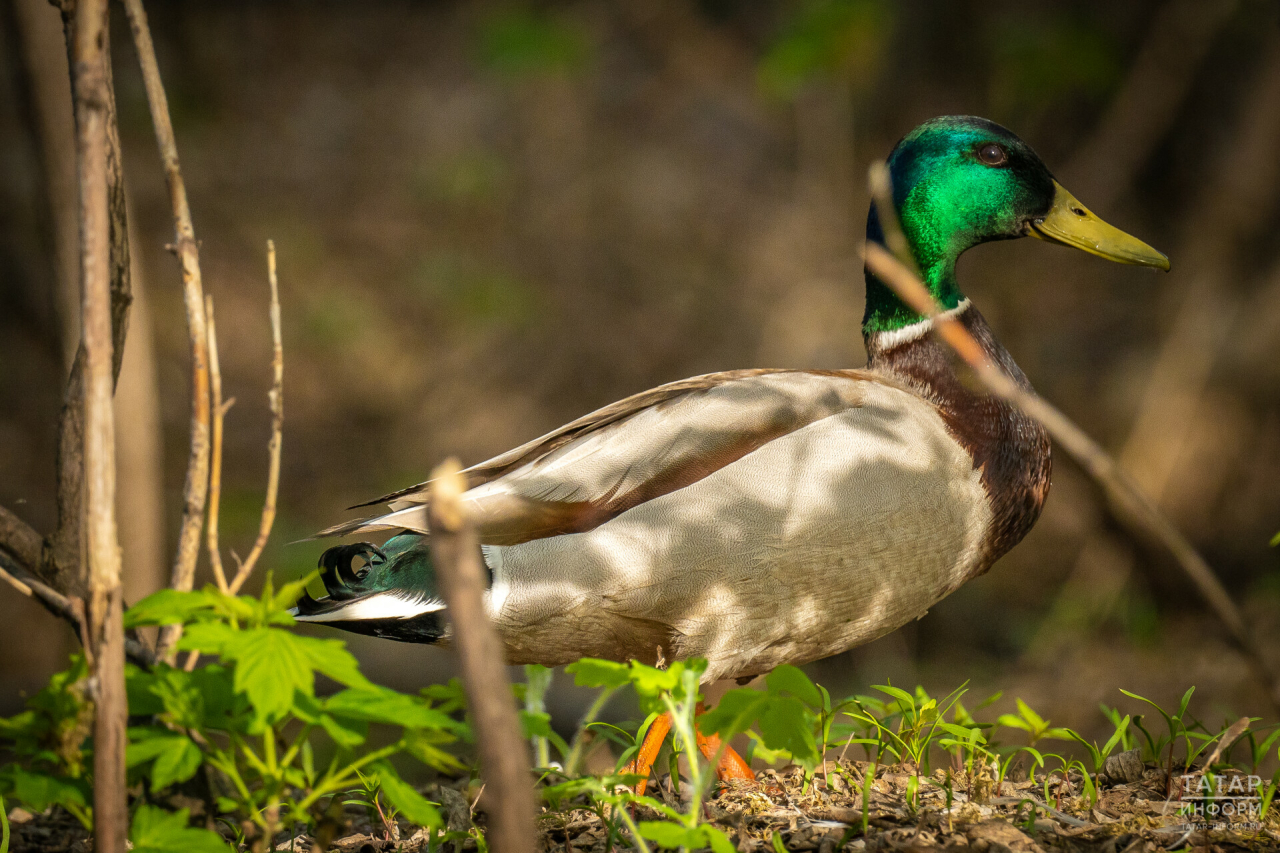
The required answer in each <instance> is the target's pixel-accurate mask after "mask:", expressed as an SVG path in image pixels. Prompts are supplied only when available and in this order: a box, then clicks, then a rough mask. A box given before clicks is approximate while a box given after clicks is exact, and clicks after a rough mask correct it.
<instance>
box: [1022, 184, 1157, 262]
mask: <svg viewBox="0 0 1280 853" xmlns="http://www.w3.org/2000/svg"><path fill="white" fill-rule="evenodd" d="M1053 186H1054V189H1055V193H1054V196H1053V206H1052V207H1050V208H1049V212H1048V213H1047V214H1045V216H1044V217H1043V218H1042V219H1036V220H1034V221H1032V223H1031V231H1030V232H1029V233H1030V234H1031V236H1032V237H1039V238H1040V239H1041V240H1048V241H1049V242H1051V243H1061V244H1062V245H1064V246H1074V247H1075V248H1077V249H1083V250H1084V251H1086V252H1088V253H1090V254H1092V255H1097V256H1098V257H1101V258H1106V259H1107V260H1110V261H1115V262H1116V263H1121V264H1137V265H1138V266H1143V267H1155V268H1157V269H1162V270H1164V271H1165V272H1168V271H1169V259H1168V258H1167V257H1165V255H1164V253H1162V252H1157V251H1156V250H1155V249H1153V248H1151V247H1150V246H1148V245H1147V244H1146V243H1144V242H1142V241H1141V240H1139V239H1138V238H1137V237H1133V236H1130V235H1129V234H1126V233H1124V232H1123V231H1121V230H1120V229H1119V228H1116V227H1115V226H1113V225H1108V224H1107V223H1105V222H1103V221H1102V220H1101V219H1099V218H1098V217H1097V216H1095V215H1094V214H1093V212H1092V211H1091V210H1089V208H1087V207H1085V206H1084V205H1083V204H1081V203H1080V202H1079V201H1078V200H1077V199H1076V197H1075V196H1073V195H1072V194H1071V193H1069V192H1067V189H1066V187H1064V186H1062V184H1060V183H1058V182H1057V181H1054V182H1053Z"/></svg>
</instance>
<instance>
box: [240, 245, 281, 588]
mask: <svg viewBox="0 0 1280 853" xmlns="http://www.w3.org/2000/svg"><path fill="white" fill-rule="evenodd" d="M267 282H268V283H269V284H270V285H271V311H270V317H271V347H272V349H271V391H270V393H269V394H268V395H267V399H268V400H269V401H270V403H271V441H270V443H269V444H268V445H267V452H268V454H269V456H270V462H269V463H268V464H269V467H268V469H267V496H266V499H265V500H263V502H262V518H261V519H260V520H259V522H258V538H257V540H255V541H254V543H253V549H252V550H250V551H249V556H247V557H245V558H244V561H243V562H241V563H240V567H239V568H238V569H237V570H236V576H235V578H234V579H233V580H232V581H231V587H230V592H231V594H232V595H235V594H236V593H238V592H239V591H240V587H242V586H244V582H245V581H246V580H248V579H249V575H250V573H252V572H253V567H254V565H256V564H257V562H258V558H259V557H261V556H262V549H263V548H265V547H267V540H268V539H269V538H270V537H271V527H272V525H274V524H275V521H276V497H277V496H278V495H279V493H280V448H281V445H282V439H283V437H284V339H283V336H282V335H281V331H280V286H279V282H278V281H277V279H276V244H275V243H274V242H273V241H271V240H268V241H267Z"/></svg>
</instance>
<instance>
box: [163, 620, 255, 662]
mask: <svg viewBox="0 0 1280 853" xmlns="http://www.w3.org/2000/svg"><path fill="white" fill-rule="evenodd" d="M239 636H240V632H237V631H236V629H235V628H232V627H231V626H230V625H226V624H224V623H222V622H197V623H196V624H195V625H188V626H187V627H186V629H185V630H184V631H183V632H182V639H180V640H178V650H179V651H184V652H189V651H198V652H203V653H204V654H207V655H220V654H222V653H223V649H224V648H226V646H227V644H228V643H231V642H233V641H235V640H236V639H237V638H238V637H239Z"/></svg>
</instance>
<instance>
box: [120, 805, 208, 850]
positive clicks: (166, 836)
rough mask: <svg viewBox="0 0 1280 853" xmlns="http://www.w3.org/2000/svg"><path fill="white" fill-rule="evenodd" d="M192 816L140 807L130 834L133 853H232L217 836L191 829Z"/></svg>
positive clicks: (153, 807)
mask: <svg viewBox="0 0 1280 853" xmlns="http://www.w3.org/2000/svg"><path fill="white" fill-rule="evenodd" d="M188 814H189V812H188V811H187V809H181V810H179V811H177V812H168V811H165V810H164V809H162V808H160V807H158V806H149V805H143V806H140V807H139V808H138V812H137V814H135V815H134V816H133V826H132V827H131V828H130V830H129V840H130V841H132V842H133V853H174V851H176V850H181V851H183V853H230V848H229V847H228V846H227V844H226V842H225V841H223V840H222V836H220V835H218V834H217V833H216V832H210V831H209V830H207V829H193V828H191V827H189V826H187V818H188Z"/></svg>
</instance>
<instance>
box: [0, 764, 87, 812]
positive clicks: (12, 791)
mask: <svg viewBox="0 0 1280 853" xmlns="http://www.w3.org/2000/svg"><path fill="white" fill-rule="evenodd" d="M0 790H4V791H7V792H8V793H9V795H11V796H12V797H13V798H14V799H15V800H17V801H18V802H20V803H22V805H23V806H24V807H25V808H26V809H27V811H30V812H33V813H39V812H42V811H44V810H45V809H47V808H49V806H54V805H67V804H70V805H73V806H78V807H80V808H85V807H86V800H85V791H84V790H82V789H81V787H80V784H79V780H74V779H64V778H61V777H58V776H49V775H46V774H44V773H30V772H28V771H26V770H23V769H22V768H21V767H18V766H17V765H16V764H11V765H9V766H8V767H6V768H4V770H3V771H2V772H0Z"/></svg>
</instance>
